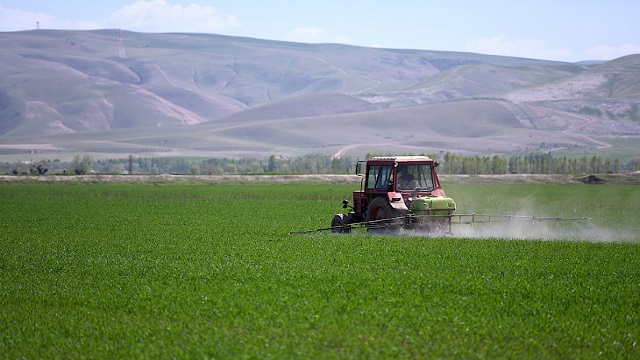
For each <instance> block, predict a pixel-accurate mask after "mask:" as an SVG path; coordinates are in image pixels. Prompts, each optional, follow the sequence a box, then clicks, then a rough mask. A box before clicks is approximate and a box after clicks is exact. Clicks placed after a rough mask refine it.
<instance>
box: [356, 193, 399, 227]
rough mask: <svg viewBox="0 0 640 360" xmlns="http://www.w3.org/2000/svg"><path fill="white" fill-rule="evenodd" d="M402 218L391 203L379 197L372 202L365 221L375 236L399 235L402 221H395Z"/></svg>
mask: <svg viewBox="0 0 640 360" xmlns="http://www.w3.org/2000/svg"><path fill="white" fill-rule="evenodd" d="M399 216H401V214H400V212H399V211H398V210H396V209H394V208H392V207H391V204H389V201H388V200H387V199H386V198H384V197H377V198H375V199H373V200H372V201H371V204H369V208H368V209H367V214H366V215H365V220H366V221H367V222H369V225H368V229H369V232H370V233H374V234H397V233H398V232H400V227H401V226H400V221H399V220H391V221H383V220H385V219H393V218H397V217H399Z"/></svg>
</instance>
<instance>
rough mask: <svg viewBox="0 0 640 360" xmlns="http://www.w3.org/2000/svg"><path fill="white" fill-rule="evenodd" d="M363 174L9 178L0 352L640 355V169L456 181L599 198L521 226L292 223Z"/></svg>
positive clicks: (489, 199)
mask: <svg viewBox="0 0 640 360" xmlns="http://www.w3.org/2000/svg"><path fill="white" fill-rule="evenodd" d="M356 188H357V186H348V185H328V184H322V185H314V184H253V185H251V184H247V185H223V184H221V185H201V184H192V185H187V184H171V183H170V184H161V185H151V184H135V185H134V184H92V185H82V184H8V185H7V184H5V185H0V201H1V204H2V207H1V212H0V225H1V226H2V235H1V241H2V245H1V246H0V274H1V276H0V358H6V359H20V358H25V359H35V358H51V359H54V358H110V359H121V358H150V359H157V358H181V359H184V358H215V359H236V358H278V359H282V358H293V359H300V358H367V359H368V358H418V359H423V358H536V359H539V358H562V359H566V358H604V359H631V358H638V357H640V311H639V309H640V235H637V234H640V225H639V224H638V215H639V214H640V187H639V186H615V185H606V186H588V185H512V186H496V185H483V186H480V185H468V186H463V185H459V186H451V187H448V188H446V190H447V192H448V194H449V195H450V196H452V197H453V198H454V199H455V200H456V201H457V203H458V207H459V209H460V212H467V211H468V212H478V213H480V212H482V213H485V212H489V213H499V214H509V213H513V212H517V213H521V214H529V215H548V216H564V215H568V216H571V217H574V216H575V217H582V216H586V217H591V218H592V220H590V221H582V222H567V223H558V224H538V223H535V224H531V223H527V224H524V225H519V226H518V229H517V230H518V232H515V231H514V232H511V231H507V232H504V233H501V232H500V231H502V230H501V229H499V228H494V229H491V230H482V229H481V228H480V227H479V226H476V225H474V226H471V229H472V230H471V231H470V230H469V226H467V230H464V229H456V231H457V233H458V231H460V232H459V234H460V235H457V237H442V238H427V237H423V236H417V235H415V234H405V235H402V236H395V237H394V236H373V235H370V234H367V233H366V232H364V231H362V232H358V233H355V234H350V235H338V234H331V233H312V234H298V235H288V233H289V232H290V231H292V230H305V229H314V228H319V227H326V226H328V224H329V222H330V220H331V217H332V215H333V214H334V213H336V212H339V211H341V210H342V208H341V200H342V199H343V198H348V197H349V196H350V193H351V191H353V190H355V189H356ZM465 231H466V232H465ZM492 231H495V233H493V232H492ZM479 234H480V235H479ZM524 238H527V240H522V239H524Z"/></svg>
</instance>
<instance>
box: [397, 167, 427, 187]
mask: <svg viewBox="0 0 640 360" xmlns="http://www.w3.org/2000/svg"><path fill="white" fill-rule="evenodd" d="M397 173H398V185H397V188H398V190H411V191H413V190H415V189H417V188H419V189H421V190H426V191H429V190H433V173H432V171H431V164H409V165H404V164H403V165H399V166H398V169H397Z"/></svg>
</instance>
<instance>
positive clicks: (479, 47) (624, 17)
mask: <svg viewBox="0 0 640 360" xmlns="http://www.w3.org/2000/svg"><path fill="white" fill-rule="evenodd" d="M38 22H39V25H40V28H41V29H45V28H46V29H103V28H120V29H124V30H132V31H140V32H202V33H214V34H223V35H236V36H248V37H255V38H261V39H269V40H286V41H296V42H309V43H341V44H351V45H360V46H372V47H384V48H403V49H421V50H447V51H462V52H477V53H483V54H495V55H507V56H518V57H527V58H536V59H547V60H560V61H580V60H610V59H614V58H617V57H620V56H624V55H628V54H637V53H640V1H639V0H519V1H515V0H478V1H471V0H458V1H446V0H440V1H432V0H388V1H380V0H313V1H312V0H103V1H100V0H97V1H87V0H47V1H44V0H0V31H2V32H6V31H19V30H32V29H35V28H36V26H37V25H36V24H37V23H38Z"/></svg>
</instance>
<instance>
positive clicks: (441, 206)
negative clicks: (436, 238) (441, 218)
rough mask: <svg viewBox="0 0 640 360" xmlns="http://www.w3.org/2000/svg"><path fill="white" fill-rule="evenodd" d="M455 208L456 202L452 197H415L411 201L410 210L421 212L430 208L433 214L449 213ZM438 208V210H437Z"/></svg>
mask: <svg viewBox="0 0 640 360" xmlns="http://www.w3.org/2000/svg"><path fill="white" fill-rule="evenodd" d="M455 209H456V203H455V201H453V199H452V198H449V197H444V196H436V197H429V196H425V197H417V198H414V199H413V202H411V211H413V212H422V211H429V210H431V211H432V213H433V214H443V215H444V214H451V211H453V210H455ZM439 210H440V211H439Z"/></svg>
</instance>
